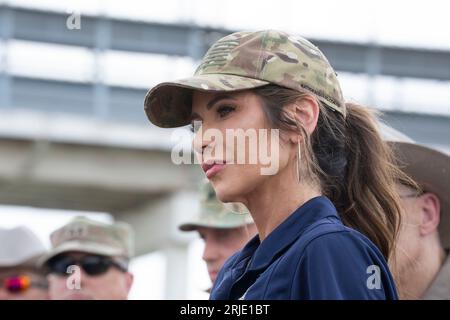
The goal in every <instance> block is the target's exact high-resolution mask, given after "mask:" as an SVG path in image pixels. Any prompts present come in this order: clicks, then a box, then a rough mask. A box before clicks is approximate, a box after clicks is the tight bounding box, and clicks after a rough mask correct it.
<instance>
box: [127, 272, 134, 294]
mask: <svg viewBox="0 0 450 320" xmlns="http://www.w3.org/2000/svg"><path fill="white" fill-rule="evenodd" d="M125 281H126V286H127V292H128V293H129V292H130V290H131V287H132V286H133V282H134V275H133V274H132V273H130V272H127V273H126V280H125Z"/></svg>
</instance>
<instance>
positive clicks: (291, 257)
mask: <svg viewBox="0 0 450 320" xmlns="http://www.w3.org/2000/svg"><path fill="white" fill-rule="evenodd" d="M397 298H398V297H397V292H396V289H395V284H394V281H393V279H392V276H391V274H390V271H389V269H388V266H387V263H386V261H385V259H384V257H383V255H382V254H381V252H380V251H379V250H378V248H377V247H376V246H375V245H374V244H373V243H372V242H371V241H370V240H369V239H368V238H366V237H365V236H364V235H362V234H361V233H359V232H358V231H356V230H354V229H351V228H348V227H346V226H344V225H343V223H342V222H341V220H340V218H339V216H338V214H337V212H336V208H335V207H334V205H333V204H332V203H331V201H330V200H328V198H326V197H323V196H320V197H316V198H313V199H311V200H309V201H307V202H306V203H304V204H303V205H302V206H301V207H300V208H298V209H297V210H296V211H295V212H293V213H292V214H291V215H290V216H289V217H288V218H287V219H286V220H285V221H283V222H282V223H281V224H280V225H279V226H278V227H277V228H275V229H274V230H273V231H272V232H271V233H270V234H269V235H268V236H267V237H266V238H265V239H264V240H263V241H262V242H260V241H259V238H258V236H256V237H254V238H253V239H252V240H250V242H249V243H248V244H247V245H246V246H245V247H244V248H243V249H242V250H241V251H239V252H237V253H236V254H234V255H233V256H232V257H231V258H229V259H228V260H227V262H226V263H225V264H224V266H223V267H222V269H221V271H220V272H219V275H218V277H217V279H216V281H215V283H214V287H213V289H212V291H211V296H210V299H212V300H234V299H248V300H263V299H269V300H271V299H273V300H275V299H283V300H292V299H295V300H297V299H358V300H360V299H397Z"/></svg>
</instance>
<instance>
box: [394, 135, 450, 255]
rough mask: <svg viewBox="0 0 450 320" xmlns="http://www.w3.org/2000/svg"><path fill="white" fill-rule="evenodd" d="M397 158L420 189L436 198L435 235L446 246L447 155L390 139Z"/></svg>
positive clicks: (449, 213)
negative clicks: (438, 211) (438, 213)
mask: <svg viewBox="0 0 450 320" xmlns="http://www.w3.org/2000/svg"><path fill="white" fill-rule="evenodd" d="M390 144H391V145H393V147H394V151H395V154H396V155H397V157H398V158H399V161H400V163H399V166H400V167H401V169H402V170H403V171H404V172H405V173H407V174H408V175H409V176H410V177H411V178H412V179H413V180H414V181H416V182H417V183H419V184H420V185H421V186H422V187H423V189H424V191H427V192H432V193H434V194H436V195H437V196H438V197H439V200H440V204H441V221H440V223H439V234H440V238H441V242H442V245H443V246H444V247H445V248H450V195H449V191H448V190H449V189H450V156H449V155H446V154H444V153H442V152H439V151H437V150H434V149H430V148H427V147H425V146H421V145H419V144H415V143H407V142H398V141H397V142H390Z"/></svg>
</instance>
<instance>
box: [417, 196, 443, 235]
mask: <svg viewBox="0 0 450 320" xmlns="http://www.w3.org/2000/svg"><path fill="white" fill-rule="evenodd" d="M417 200H419V201H418V203H419V205H420V209H421V220H420V229H419V231H420V235H421V236H426V235H429V234H430V233H433V232H434V231H435V230H436V229H437V227H438V226H439V222H440V218H441V204H440V202H439V198H438V197H437V196H436V195H435V194H434V193H431V192H427V193H424V194H423V195H421V196H420V197H419V198H418V199H417Z"/></svg>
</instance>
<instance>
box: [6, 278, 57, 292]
mask: <svg viewBox="0 0 450 320" xmlns="http://www.w3.org/2000/svg"><path fill="white" fill-rule="evenodd" d="M3 287H4V288H5V290H7V291H9V292H11V293H22V292H25V291H26V290H28V289H29V288H40V289H47V288H48V285H47V283H46V282H44V281H42V282H37V281H32V280H31V278H30V277H29V276H26V275H18V276H13V277H8V278H5V279H4V280H3Z"/></svg>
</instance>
